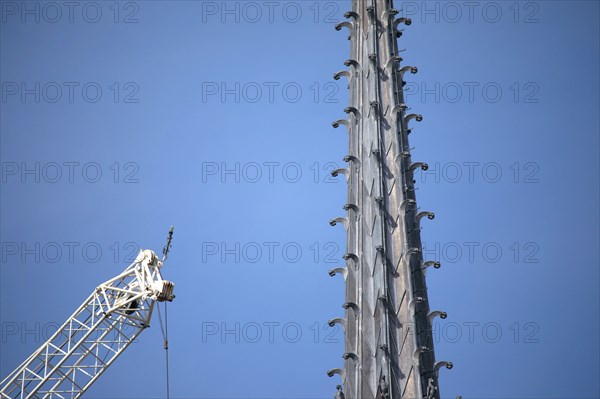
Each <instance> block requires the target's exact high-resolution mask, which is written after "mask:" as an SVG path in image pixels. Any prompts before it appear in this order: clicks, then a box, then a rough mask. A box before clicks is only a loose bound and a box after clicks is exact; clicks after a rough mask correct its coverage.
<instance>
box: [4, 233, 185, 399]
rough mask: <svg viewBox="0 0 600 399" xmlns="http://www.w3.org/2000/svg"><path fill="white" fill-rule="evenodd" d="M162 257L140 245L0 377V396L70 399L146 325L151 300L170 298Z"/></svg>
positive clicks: (172, 297) (168, 245) (170, 284)
mask: <svg viewBox="0 0 600 399" xmlns="http://www.w3.org/2000/svg"><path fill="white" fill-rule="evenodd" d="M172 237H173V227H171V229H170V230H169V235H168V237H167V245H166V246H165V247H164V249H163V257H162V260H161V259H159V257H158V256H157V255H156V253H155V252H154V251H151V250H141V249H140V252H139V254H138V255H137V257H136V259H135V260H134V261H133V263H132V264H130V265H129V266H128V267H127V268H126V269H125V270H124V271H123V272H122V273H121V274H119V275H117V276H115V277H113V278H111V279H110V280H108V281H106V282H104V283H102V284H100V285H99V286H98V287H97V288H96V289H95V290H94V292H93V293H92V294H91V295H90V296H89V297H88V298H87V299H86V300H85V301H84V302H83V304H81V306H79V308H77V310H76V311H75V312H74V313H73V314H72V315H71V317H69V318H68V319H67V320H66V321H65V322H64V324H63V325H62V326H61V327H60V328H59V329H58V330H57V331H56V333H54V334H53V335H52V337H50V338H49V339H48V341H46V342H45V343H44V344H43V345H42V346H41V347H39V348H38V349H37V350H36V351H35V352H33V354H31V356H29V357H28V358H27V359H26V360H25V361H24V362H23V363H21V365H19V367H17V369H16V370H14V371H13V372H12V373H11V374H9V375H8V376H7V377H6V378H5V379H4V380H3V381H2V382H1V383H0V387H1V388H0V398H1V399H30V398H44V399H53V398H57V399H58V398H60V399H67V398H70V399H75V398H79V397H81V395H83V393H84V392H85V391H86V390H87V389H88V388H89V387H90V386H91V385H92V384H93V383H94V382H95V381H96V380H97V379H98V377H100V375H101V374H102V373H103V372H104V371H105V370H106V369H107V368H108V366H110V365H111V364H112V363H113V362H114V361H115V360H116V359H117V358H118V357H119V355H120V354H121V353H123V351H124V350H125V349H126V348H127V347H128V346H129V345H130V344H131V343H132V342H134V341H135V339H136V338H137V337H138V336H139V335H140V333H141V332H142V331H144V330H145V329H146V328H148V327H149V326H150V319H151V317H152V310H153V308H154V305H155V303H156V301H158V302H164V301H169V302H171V301H173V299H174V298H175V295H173V289H174V286H175V285H174V284H173V283H172V282H171V281H167V280H163V278H162V275H161V272H160V270H161V268H162V266H163V264H164V262H165V260H166V258H167V255H168V252H169V248H170V246H171V239H172Z"/></svg>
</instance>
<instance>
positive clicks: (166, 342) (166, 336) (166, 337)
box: [156, 302, 170, 399]
mask: <svg viewBox="0 0 600 399" xmlns="http://www.w3.org/2000/svg"><path fill="white" fill-rule="evenodd" d="M156 309H157V310H158V321H159V322H160V331H161V333H162V336H163V347H164V348H165V364H166V379H167V399H169V397H170V389H169V318H168V313H167V302H165V324H164V327H163V322H162V317H161V315H160V303H158V304H157V306H156Z"/></svg>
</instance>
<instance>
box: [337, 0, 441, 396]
mask: <svg viewBox="0 0 600 399" xmlns="http://www.w3.org/2000/svg"><path fill="white" fill-rule="evenodd" d="M398 13H399V12H398V10H396V9H394V8H393V5H392V0H353V2H352V11H350V12H347V13H346V14H345V15H344V16H345V17H346V18H347V21H344V22H342V23H340V24H338V25H337V26H336V30H342V28H347V29H348V31H349V35H350V43H351V51H350V58H349V59H348V60H347V61H346V62H344V64H345V65H346V66H347V67H348V69H347V70H346V71H341V72H337V73H336V74H335V76H334V78H335V79H339V78H340V76H345V77H346V78H348V87H349V89H350V103H349V104H348V107H346V108H345V109H344V112H345V113H346V114H347V116H346V119H340V120H338V121H336V122H333V127H336V128H337V127H339V126H340V125H344V126H345V127H346V128H347V130H348V137H349V150H348V155H347V156H346V157H344V161H346V162H348V167H347V169H340V170H337V171H334V173H333V175H334V176H336V175H339V174H341V173H343V174H344V176H345V177H346V180H347V181H348V199H347V201H346V204H347V205H346V206H344V209H345V210H346V211H347V215H346V217H338V218H335V219H332V220H331V222H330V223H331V225H332V226H334V225H336V224H343V226H344V229H345V230H346V231H347V250H346V255H344V259H345V260H346V267H345V268H337V269H334V270H331V271H330V272H329V274H330V275H332V276H334V275H336V274H337V273H340V274H342V275H343V277H344V281H345V282H346V300H345V303H344V305H343V308H344V309H346V310H345V318H344V319H340V318H336V319H332V320H331V321H330V324H335V323H340V324H342V325H343V326H344V330H345V348H344V354H343V356H342V357H343V359H344V368H343V369H332V370H330V371H329V372H328V374H329V375H330V376H334V375H335V374H339V376H340V377H341V379H342V383H343V385H344V394H345V396H346V397H347V398H348V399H368V398H382V399H383V398H386V399H400V398H406V399H416V398H419V399H420V398H430V399H433V398H436V399H439V397H440V393H439V389H438V370H439V368H440V367H442V366H446V367H448V366H449V365H450V367H451V363H448V362H438V363H436V362H435V356H434V352H433V349H434V348H433V337H432V328H431V323H432V321H433V319H434V317H436V316H440V317H441V318H445V317H446V313H445V312H441V311H434V312H430V309H429V301H428V298H427V288H426V281H425V275H426V271H427V269H428V266H434V268H438V267H439V265H440V264H439V262H437V261H435V260H427V261H425V260H424V259H423V251H422V244H421V221H422V219H423V218H424V217H425V216H427V218H428V219H433V218H434V214H433V213H432V212H419V211H418V208H417V202H416V197H415V187H414V180H413V174H414V173H415V172H416V171H417V170H418V169H423V170H426V169H427V164H426V163H423V162H414V163H413V162H412V161H411V155H410V146H409V143H408V134H409V133H410V131H411V130H410V129H409V128H408V123H409V122H410V123H411V124H412V123H414V122H420V121H421V120H422V119H423V117H422V116H421V115H419V114H415V113H408V112H407V110H408V107H407V105H406V104H405V101H404V95H403V86H404V83H405V82H404V80H403V79H404V75H405V74H406V72H410V73H413V74H414V73H417V68H416V67H412V66H401V65H400V63H401V62H402V58H401V57H400V56H399V55H398V46H397V43H396V40H397V38H398V37H400V36H401V31H399V29H398V28H399V25H400V24H404V25H407V26H408V25H410V24H411V21H410V19H406V18H397V17H396V15H397V14H398ZM413 120H414V121H413ZM339 392H340V389H339V388H338V393H339Z"/></svg>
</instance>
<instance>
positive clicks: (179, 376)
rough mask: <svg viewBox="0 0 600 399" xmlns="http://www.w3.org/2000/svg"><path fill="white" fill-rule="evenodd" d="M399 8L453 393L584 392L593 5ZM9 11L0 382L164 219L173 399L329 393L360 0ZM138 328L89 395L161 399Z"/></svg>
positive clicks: (594, 322)
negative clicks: (351, 22)
mask: <svg viewBox="0 0 600 399" xmlns="http://www.w3.org/2000/svg"><path fill="white" fill-rule="evenodd" d="M395 3H396V4H395V5H396V8H401V7H402V5H401V4H400V3H401V2H395ZM403 3H404V6H403V8H404V11H403V13H404V14H405V16H408V17H411V18H412V20H413V24H412V25H411V26H409V27H406V28H405V30H404V35H403V36H402V37H401V38H400V39H399V46H400V47H401V48H406V52H404V53H403V58H404V65H415V66H417V67H418V68H419V73H418V74H417V75H410V76H407V79H408V80H409V83H408V84H407V86H406V89H407V90H408V91H409V92H408V95H407V103H408V105H409V106H410V107H412V110H414V112H417V113H421V114H423V116H424V120H423V122H421V123H420V124H418V125H416V124H415V126H414V129H413V134H411V145H412V146H413V147H414V150H413V159H414V160H422V161H425V162H428V163H429V165H430V169H429V171H428V172H427V173H426V174H421V175H417V183H418V186H419V191H418V193H417V196H418V200H419V205H420V206H421V208H422V209H424V210H431V211H434V212H435V213H436V219H435V220H434V221H432V222H430V221H428V223H426V224H424V228H423V231H422V234H423V240H424V242H425V249H424V250H425V254H426V255H427V257H428V258H430V259H435V258H437V259H439V260H440V261H441V262H442V268H441V269H439V270H431V271H430V273H429V274H428V284H429V295H430V301H431V305H432V307H433V308H435V309H440V310H445V311H447V312H448V318H447V319H446V320H440V321H439V322H438V323H437V324H436V325H435V327H434V328H435V330H434V333H435V335H436V356H437V358H438V359H440V360H450V361H452V362H453V363H454V368H453V369H452V370H450V371H449V370H442V372H441V376H440V384H441V392H442V395H443V396H444V397H455V396H456V395H462V396H463V397H464V398H566V397H569V398H597V397H599V396H600V387H599V382H598V375H599V374H600V370H599V350H600V349H599V342H598V341H599V339H598V337H599V335H600V330H599V314H600V309H599V279H600V278H599V271H598V255H599V253H598V245H599V227H598V226H599V213H598V208H599V207H598V204H599V176H598V171H599V117H598V110H599V108H600V107H599V106H600V104H599V75H600V74H599V37H600V32H599V6H598V2H595V1H580V2H576V1H570V2H561V1H534V2H512V1H511V2H508V1H506V2H505V1H499V2H426V3H424V2H420V1H419V2H403ZM0 5H1V8H0V11H1V14H0V46H1V47H0V56H1V60H0V68H1V70H0V75H1V76H0V81H1V84H2V86H1V87H0V97H1V99H0V106H1V121H0V131H1V135H0V144H1V149H0V155H1V162H2V176H1V178H2V181H1V186H0V189H1V192H0V199H1V209H0V216H1V223H0V232H1V239H0V241H1V244H2V255H1V267H0V279H1V281H0V311H1V314H0V322H1V323H0V326H1V332H2V335H1V340H0V353H1V356H0V375H1V376H2V377H4V376H5V375H6V374H8V373H9V372H10V371H11V370H12V369H13V368H14V367H16V366H17V365H18V364H19V363H20V362H21V361H22V360H23V359H25V358H26V357H27V356H28V355H29V354H30V353H31V352H32V351H33V350H34V349H35V348H37V347H38V346H39V345H41V343H42V342H43V341H44V340H45V339H46V338H47V337H48V335H49V334H50V333H51V332H53V331H54V329H55V328H56V325H57V324H60V323H62V321H64V319H65V318H66V317H68V316H69V315H70V314H71V313H72V311H73V310H75V308H76V307H77V306H78V305H79V304H80V303H81V302H82V301H83V299H84V298H85V297H87V295H89V294H90V293H91V292H92V290H93V288H94V287H95V286H96V285H97V284H99V283H101V282H102V281H104V280H106V279H108V278H110V277H112V276H113V275H115V274H117V273H118V272H120V271H121V270H122V269H123V268H124V267H125V266H126V265H127V264H128V263H129V262H128V260H130V258H131V254H132V253H133V252H134V251H135V250H136V249H137V247H142V248H150V249H154V250H155V251H160V250H161V249H162V246H163V245H164V239H165V237H166V233H167V230H168V228H169V226H170V225H175V237H174V242H173V248H172V255H171V257H170V259H169V261H168V263H167V265H166V266H165V269H164V276H165V278H168V279H170V280H172V281H174V282H175V284H176V287H175V291H176V295H177V298H176V299H175V301H174V302H173V303H172V304H171V305H170V307H169V321H170V325H169V331H170V348H171V349H170V353H171V391H172V397H174V398H327V397H331V396H332V395H333V393H334V391H335V385H336V384H338V383H339V380H338V379H337V377H336V378H328V377H327V376H326V374H325V372H326V370H328V369H330V368H334V367H341V366H342V364H343V363H342V358H341V356H342V353H343V334H342V333H341V332H340V331H336V330H332V329H330V328H329V327H328V326H327V324H326V322H327V320H328V319H330V318H332V317H337V316H341V315H343V309H342V307H341V304H342V303H343V302H344V287H343V282H342V279H341V278H338V277H339V276H338V277H336V278H331V277H329V276H328V274H327V271H328V270H329V269H331V268H333V267H336V266H339V265H341V264H342V262H343V260H342V258H341V257H342V255H343V253H344V247H345V237H344V232H343V229H342V228H340V227H339V226H337V227H335V228H332V227H330V226H329V223H328V221H329V219H331V218H332V217H336V216H340V215H342V214H343V212H344V211H343V210H342V205H343V204H344V203H345V198H346V184H345V182H344V181H343V179H340V178H337V179H332V178H330V177H329V171H331V170H332V169H334V168H337V167H340V166H341V165H343V161H342V158H343V157H344V155H346V153H347V135H346V133H345V130H344V129H338V130H334V129H332V128H331V122H332V121H333V120H336V119H339V118H341V117H343V115H344V114H343V109H344V107H346V106H347V105H348V93H347V89H346V83H345V81H344V80H343V79H341V80H339V81H334V80H333V78H332V75H333V73H334V72H336V71H339V70H341V69H344V65H343V62H344V60H345V59H347V58H349V42H348V41H347V40H346V37H347V33H346V32H345V31H342V32H336V31H335V30H334V26H335V22H336V21H339V20H342V19H343V13H344V12H345V11H347V10H349V9H350V1H335V2H334V1H321V2H314V1H295V2H294V1H292V2H279V1H273V2H266V1H258V2H236V1H227V2H221V1H204V2H201V1H172V2H166V1H132V2H119V3H114V2H108V1H106V2H105V1H97V2H74V3H68V4H65V3H63V2H36V1H30V2H26V3H22V2H20V1H19V2H12V1H4V0H3V1H1V2H0ZM152 327H153V328H150V329H149V330H148V331H145V332H144V333H143V334H142V335H141V336H140V339H139V341H138V342H136V343H135V344H134V345H132V347H130V348H129V349H128V351H127V352H126V353H125V354H124V355H123V356H122V357H121V358H120V359H119V360H118V361H117V362H116V363H115V364H114V365H113V366H112V367H111V368H110V369H109V370H108V371H107V372H106V373H105V375H104V376H102V378H101V379H100V380H99V381H98V382H97V383H96V384H95V385H94V386H93V388H92V389H90V390H89V391H88V394H87V397H88V398H98V399H100V398H102V399H104V398H106V399H108V398H160V397H164V391H165V381H164V353H163V349H162V340H161V334H160V329H159V327H158V321H157V320H155V322H154V323H153V326H152Z"/></svg>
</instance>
